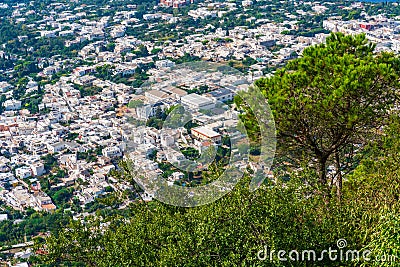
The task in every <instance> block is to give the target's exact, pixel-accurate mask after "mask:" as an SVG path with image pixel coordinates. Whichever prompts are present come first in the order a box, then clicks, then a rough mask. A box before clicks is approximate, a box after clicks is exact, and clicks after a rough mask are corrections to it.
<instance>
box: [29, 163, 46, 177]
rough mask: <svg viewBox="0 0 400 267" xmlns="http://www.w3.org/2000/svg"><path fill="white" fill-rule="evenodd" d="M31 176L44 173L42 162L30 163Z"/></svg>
mask: <svg viewBox="0 0 400 267" xmlns="http://www.w3.org/2000/svg"><path fill="white" fill-rule="evenodd" d="M30 168H31V171H32V175H33V176H41V175H43V174H44V164H43V163H41V162H36V163H33V164H31V165H30Z"/></svg>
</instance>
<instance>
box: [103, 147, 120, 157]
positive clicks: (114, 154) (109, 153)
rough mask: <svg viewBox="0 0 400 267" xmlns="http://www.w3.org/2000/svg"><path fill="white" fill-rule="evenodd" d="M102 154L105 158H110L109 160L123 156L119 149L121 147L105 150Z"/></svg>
mask: <svg viewBox="0 0 400 267" xmlns="http://www.w3.org/2000/svg"><path fill="white" fill-rule="evenodd" d="M102 154H103V156H105V157H109V158H112V157H120V156H122V153H121V150H120V149H119V147H106V148H103V150H102Z"/></svg>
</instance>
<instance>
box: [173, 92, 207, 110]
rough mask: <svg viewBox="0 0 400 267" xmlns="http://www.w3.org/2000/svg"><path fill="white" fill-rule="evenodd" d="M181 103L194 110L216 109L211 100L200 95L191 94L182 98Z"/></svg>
mask: <svg viewBox="0 0 400 267" xmlns="http://www.w3.org/2000/svg"><path fill="white" fill-rule="evenodd" d="M181 102H182V105H184V106H187V107H189V108H190V109H193V110H199V109H212V108H214V107H215V103H214V101H213V100H212V99H211V98H208V97H205V96H201V95H198V94H189V95H185V96H182V97H181Z"/></svg>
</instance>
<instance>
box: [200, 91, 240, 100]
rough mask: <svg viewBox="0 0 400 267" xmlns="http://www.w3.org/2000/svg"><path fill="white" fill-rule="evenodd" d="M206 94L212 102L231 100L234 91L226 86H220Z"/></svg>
mask: <svg viewBox="0 0 400 267" xmlns="http://www.w3.org/2000/svg"><path fill="white" fill-rule="evenodd" d="M206 96H208V97H210V98H212V99H213V100H214V102H218V101H219V102H226V101H232V100H233V96H234V93H233V92H232V91H231V90H229V89H226V88H220V89H217V90H214V91H211V92H208V93H207V94H206Z"/></svg>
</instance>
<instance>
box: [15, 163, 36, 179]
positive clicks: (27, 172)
mask: <svg viewBox="0 0 400 267" xmlns="http://www.w3.org/2000/svg"><path fill="white" fill-rule="evenodd" d="M15 175H16V176H17V177H18V178H20V179H25V178H28V177H31V176H32V171H31V168H29V167H28V166H23V167H21V168H18V169H15Z"/></svg>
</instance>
